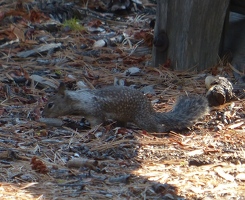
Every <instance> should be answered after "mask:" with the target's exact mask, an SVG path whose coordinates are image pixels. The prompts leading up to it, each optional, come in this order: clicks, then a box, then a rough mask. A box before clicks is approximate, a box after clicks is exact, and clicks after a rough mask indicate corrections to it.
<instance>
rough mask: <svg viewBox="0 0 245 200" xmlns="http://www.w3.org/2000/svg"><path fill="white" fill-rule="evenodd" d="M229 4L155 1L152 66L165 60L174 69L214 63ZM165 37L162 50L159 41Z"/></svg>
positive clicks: (201, 67)
mask: <svg viewBox="0 0 245 200" xmlns="http://www.w3.org/2000/svg"><path fill="white" fill-rule="evenodd" d="M228 6H229V0H158V1H157V17H156V25H155V30H154V47H153V65H154V66H155V67H158V66H159V65H161V64H164V63H165V62H166V60H167V59H170V61H171V65H172V68H173V69H175V70H187V69H190V68H192V69H195V70H197V71H201V70H204V69H206V68H208V67H211V66H213V65H215V64H216V63H217V61H218V54H219V48H220V40H221V34H222V30H223V25H224V20H225V15H226V11H227V9H228ZM164 31H165V32H166V36H164V35H163V34H162V33H163V32H164ZM167 39H168V41H169V42H168V48H167V49H164V48H165V47H166V45H165V46H164V45H163V44H162V41H163V40H164V42H165V43H166V40H167ZM165 43H164V44H165Z"/></svg>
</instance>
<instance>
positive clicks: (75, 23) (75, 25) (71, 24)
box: [63, 18, 85, 31]
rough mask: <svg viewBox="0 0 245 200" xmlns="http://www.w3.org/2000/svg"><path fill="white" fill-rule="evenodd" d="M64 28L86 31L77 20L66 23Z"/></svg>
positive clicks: (73, 19)
mask: <svg viewBox="0 0 245 200" xmlns="http://www.w3.org/2000/svg"><path fill="white" fill-rule="evenodd" d="M63 27H69V28H70V29H71V30H73V31H82V30H85V28H84V26H82V25H80V24H79V21H78V19H76V18H72V19H69V20H66V21H64V23H63Z"/></svg>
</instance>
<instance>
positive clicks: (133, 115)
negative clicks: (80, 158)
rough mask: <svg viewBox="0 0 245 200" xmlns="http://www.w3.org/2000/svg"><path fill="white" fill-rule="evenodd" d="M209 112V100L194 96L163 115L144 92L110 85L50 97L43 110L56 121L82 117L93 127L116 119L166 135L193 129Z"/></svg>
mask: <svg viewBox="0 0 245 200" xmlns="http://www.w3.org/2000/svg"><path fill="white" fill-rule="evenodd" d="M50 103H51V104H50ZM207 111H208V102H207V100H206V98H204V97H201V96H191V97H181V98H179V100H178V101H177V103H176V105H175V106H174V108H173V109H172V111H170V112H167V113H159V112H156V111H155V110H154V109H153V108H152V106H151V103H150V102H149V101H148V99H147V98H146V97H145V96H144V95H143V94H142V93H141V92H140V91H138V90H135V89H132V88H129V87H123V86H110V87H106V88H103V89H95V90H90V89H88V90H77V91H68V90H65V92H64V94H59V93H58V94H56V95H55V96H53V97H51V98H50V100H49V102H48V103H47V105H46V106H45V108H44V110H43V116H45V117H50V118H51V117H52V118H54V117H58V116H63V115H81V116H83V117H85V118H86V119H87V120H88V121H89V122H90V124H91V126H95V125H98V124H100V123H103V122H104V121H106V120H107V119H112V120H116V121H118V122H120V123H123V124H125V123H127V122H132V123H134V124H136V125H137V126H138V127H139V128H141V129H143V130H146V131H149V132H163V131H169V130H172V129H183V128H185V127H189V126H191V125H193V124H194V123H195V122H196V121H197V120H198V119H199V118H200V117H202V116H204V115H205V114H206V113H207Z"/></svg>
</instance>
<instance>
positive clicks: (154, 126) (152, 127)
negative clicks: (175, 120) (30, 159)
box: [134, 116, 164, 133]
mask: <svg viewBox="0 0 245 200" xmlns="http://www.w3.org/2000/svg"><path fill="white" fill-rule="evenodd" d="M134 123H135V124H136V125H137V126H138V127H139V128H140V129H142V130H145V131H148V132H158V133H159V132H164V127H163V126H162V125H161V124H158V123H157V121H156V120H155V119H154V118H151V117H150V118H148V117H146V116H141V117H137V118H136V119H135V120H134Z"/></svg>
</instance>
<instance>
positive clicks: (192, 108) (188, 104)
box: [158, 96, 209, 131]
mask: <svg viewBox="0 0 245 200" xmlns="http://www.w3.org/2000/svg"><path fill="white" fill-rule="evenodd" d="M208 111H209V107H208V101H207V99H206V98H205V97H201V96H190V97H187V96H182V97H180V98H179V99H178V100H177V102H176V103H175V106H174V107H173V109H172V111H170V112H167V113H158V120H159V123H161V124H163V126H164V129H165V130H166V131H169V130H174V129H183V128H186V127H190V126H192V125H194V124H195V122H196V121H197V120H198V119H200V118H201V117H203V116H204V115H205V114H207V113H208Z"/></svg>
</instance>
